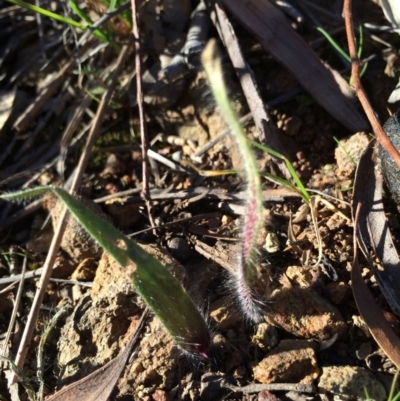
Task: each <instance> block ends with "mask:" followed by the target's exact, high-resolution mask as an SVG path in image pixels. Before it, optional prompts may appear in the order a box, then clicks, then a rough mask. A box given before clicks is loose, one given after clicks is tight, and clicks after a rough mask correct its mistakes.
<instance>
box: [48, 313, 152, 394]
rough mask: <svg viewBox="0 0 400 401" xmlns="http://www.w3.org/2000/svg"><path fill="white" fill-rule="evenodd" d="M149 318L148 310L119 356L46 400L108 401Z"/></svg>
mask: <svg viewBox="0 0 400 401" xmlns="http://www.w3.org/2000/svg"><path fill="white" fill-rule="evenodd" d="M147 316H148V309H147V310H146V311H145V312H143V315H142V317H141V318H140V320H139V322H138V323H137V326H136V329H135V332H134V333H133V334H132V336H131V338H130V339H129V342H128V344H126V346H125V348H124V349H123V350H122V351H121V352H120V353H119V354H118V356H116V357H115V358H114V359H112V360H111V361H110V362H108V363H107V364H106V365H104V366H103V367H101V368H100V369H97V370H96V371H94V372H93V373H91V374H90V375H88V376H86V377H84V378H83V379H81V380H79V381H77V382H75V383H72V384H70V385H69V386H67V387H64V388H63V389H62V390H61V391H58V392H57V393H56V394H54V395H52V396H51V397H49V398H46V401H76V400H80V401H107V400H108V398H109V396H110V394H111V392H112V391H113V389H114V386H115V384H116V383H117V380H118V379H119V377H120V375H121V372H122V370H123V369H124V367H125V364H126V361H127V359H128V357H129V354H130V351H131V349H132V346H133V345H134V343H135V342H136V340H137V339H138V336H139V334H140V331H141V329H142V327H143V325H144V324H145V322H146V319H147Z"/></svg>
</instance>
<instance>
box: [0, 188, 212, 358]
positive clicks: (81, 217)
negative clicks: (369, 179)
mask: <svg viewBox="0 0 400 401" xmlns="http://www.w3.org/2000/svg"><path fill="white" fill-rule="evenodd" d="M47 191H51V192H52V193H53V194H55V195H56V196H57V197H58V198H59V199H60V200H61V201H62V202H63V203H64V204H65V205H66V206H67V208H68V210H69V211H70V212H71V214H72V215H73V216H74V217H75V218H76V219H77V220H78V221H79V222H80V224H81V225H82V227H83V228H84V229H85V230H86V231H87V232H88V233H89V234H90V235H91V236H92V237H93V238H94V239H95V240H96V241H97V242H98V243H99V244H100V245H101V246H102V247H103V248H104V250H105V251H106V252H108V253H109V254H110V255H111V256H112V257H113V258H114V259H115V260H116V261H117V262H118V263H119V264H120V265H121V266H123V267H126V269H127V274H128V273H129V274H130V275H131V277H132V282H133V285H134V287H135V289H136V290H137V292H138V293H139V294H140V296H141V297H142V298H143V300H144V301H145V302H146V304H147V305H148V306H149V307H150V309H151V310H152V311H153V312H154V314H155V315H156V316H157V317H158V318H159V319H160V321H161V322H162V323H163V325H164V327H165V328H166V329H167V331H168V332H169V333H170V334H171V336H172V337H173V339H174V340H175V342H176V343H177V344H178V345H179V346H180V347H181V348H182V349H183V350H185V351H187V352H189V353H192V354H196V355H199V356H203V357H207V356H208V351H209V347H210V334H209V331H208V327H207V324H206V322H205V320H204V318H203V317H202V315H201V313H200V312H199V310H198V309H197V308H196V307H195V305H194V304H193V302H192V301H191V299H190V298H189V296H188V295H187V293H186V292H185V290H184V289H183V287H182V285H181V283H180V282H179V281H178V280H177V279H176V278H175V277H174V276H172V274H171V273H170V272H169V271H168V270H167V269H166V268H165V267H164V266H162V265H161V263H160V262H159V261H158V260H157V259H155V258H154V257H153V256H151V255H150V254H148V253H147V252H145V251H144V250H143V249H141V248H140V247H139V246H138V245H137V244H136V243H134V242H133V241H132V240H130V239H129V238H128V237H127V236H125V235H124V234H122V233H121V232H120V231H118V230H117V229H116V228H115V227H113V226H112V225H111V224H109V223H107V222H106V221H104V220H103V219H101V218H100V217H98V216H97V215H96V214H95V213H93V212H91V211H90V210H88V209H86V208H85V207H84V206H83V205H82V203H81V202H80V201H79V200H78V199H77V198H75V197H74V196H72V195H70V194H69V193H68V192H66V191H65V190H63V189H61V188H54V187H49V186H47V187H39V188H34V189H28V190H24V191H20V192H15V193H11V194H5V195H2V196H1V197H0V198H3V199H6V200H21V199H26V198H29V197H33V196H39V195H43V194H44V193H46V192H47Z"/></svg>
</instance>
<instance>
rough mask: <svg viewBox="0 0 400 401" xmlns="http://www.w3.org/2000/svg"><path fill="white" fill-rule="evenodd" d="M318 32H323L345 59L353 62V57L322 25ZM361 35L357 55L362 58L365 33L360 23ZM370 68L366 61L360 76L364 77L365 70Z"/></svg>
mask: <svg viewBox="0 0 400 401" xmlns="http://www.w3.org/2000/svg"><path fill="white" fill-rule="evenodd" d="M316 29H317V31H318V32H321V33H322V35H324V36H325V38H326V39H327V40H328V42H329V43H330V44H331V45H332V47H333V48H334V49H335V50H336V51H337V52H338V53H339V54H340V55H341V56H342V57H343V58H344V59H345V60H347V61H348V62H349V63H350V64H351V58H350V56H349V55H348V54H347V53H346V52H345V51H344V50H343V49H342V48H341V47H340V46H339V44H338V43H337V42H336V41H335V39H333V38H332V36H331V35H330V34H329V33H328V32H327V31H326V30H325V29H323V28H321V27H320V26H318V27H317V28H316ZM359 37H360V40H359V42H360V44H359V46H358V50H357V56H358V58H361V55H362V47H363V44H364V35H363V29H362V25H360V27H359ZM367 68H368V63H365V64H364V65H363V66H362V69H361V72H360V77H362V76H363V75H364V73H365V71H366V70H367Z"/></svg>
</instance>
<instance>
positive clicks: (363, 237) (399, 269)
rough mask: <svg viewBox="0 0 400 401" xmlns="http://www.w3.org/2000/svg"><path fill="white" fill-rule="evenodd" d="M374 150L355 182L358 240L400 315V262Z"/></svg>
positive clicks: (362, 162) (362, 161)
mask: <svg viewBox="0 0 400 401" xmlns="http://www.w3.org/2000/svg"><path fill="white" fill-rule="evenodd" d="M373 158H374V150H373V149H372V148H368V149H367V150H366V151H365V152H364V154H363V156H362V157H361V159H360V162H359V165H358V168H357V172H356V178H355V182H354V193H353V204H352V213H353V221H355V220H354V219H355V213H356V208H357V206H358V204H361V205H362V206H361V209H360V218H359V221H358V223H357V231H358V234H359V235H358V236H357V241H358V244H359V246H360V248H361V250H362V252H363V253H364V255H365V257H366V258H367V260H368V261H369V264H370V267H371V269H372V271H373V272H374V274H375V277H376V279H377V282H378V284H379V287H380V289H381V291H382V292H383V294H384V295H385V298H386V299H387V301H388V303H389V305H390V306H391V307H392V308H393V310H394V311H395V312H396V313H397V314H400V259H399V256H398V254H397V252H396V248H395V246H394V243H393V240H392V236H391V234H390V231H389V226H388V223H387V220H386V216H385V212H384V208H383V203H382V174H381V172H380V171H378V170H377V169H376V168H375V166H374V161H373ZM368 246H370V247H371V248H372V250H373V251H374V253H375V254H376V256H377V257H378V259H379V261H380V263H381V265H382V267H383V269H378V268H375V267H374V265H373V262H372V260H371V257H370V255H369V252H368V248H367V247H368Z"/></svg>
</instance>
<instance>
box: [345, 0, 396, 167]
mask: <svg viewBox="0 0 400 401" xmlns="http://www.w3.org/2000/svg"><path fill="white" fill-rule="evenodd" d="M343 17H344V21H345V26H346V34H347V42H348V45H349V53H350V58H351V77H352V80H353V85H352V86H353V88H354V90H355V91H356V94H357V96H358V99H359V100H360V103H361V105H362V107H363V109H364V111H365V114H366V115H367V117H368V120H369V122H370V124H371V126H372V129H373V131H374V133H375V135H376V137H377V139H378V142H379V143H380V144H381V146H382V148H383V149H385V150H386V152H388V153H389V155H390V156H391V157H392V159H393V160H394V161H395V162H396V164H397V165H398V166H399V168H400V154H399V152H398V150H397V149H396V148H395V147H394V146H393V143H392V142H391V141H390V139H389V138H388V136H387V135H386V132H385V131H384V130H383V128H382V125H381V124H380V123H379V121H378V119H377V118H376V115H375V113H374V110H373V109H372V106H371V103H370V102H369V100H368V97H367V94H366V93H365V90H364V88H363V86H362V84H361V80H360V67H361V62H360V59H359V58H358V56H357V51H356V43H355V38H354V28H353V17H352V11H351V0H345V1H344V4H343Z"/></svg>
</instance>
